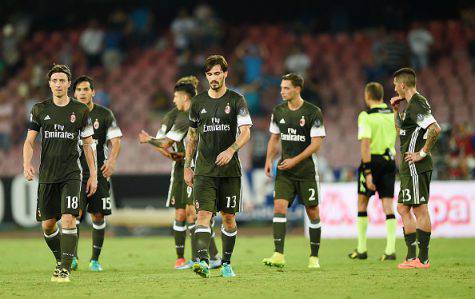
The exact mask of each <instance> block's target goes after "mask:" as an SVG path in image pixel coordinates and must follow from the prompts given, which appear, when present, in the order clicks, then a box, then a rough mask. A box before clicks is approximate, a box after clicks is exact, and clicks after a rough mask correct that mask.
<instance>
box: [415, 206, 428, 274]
mask: <svg viewBox="0 0 475 299" xmlns="http://www.w3.org/2000/svg"><path fill="white" fill-rule="evenodd" d="M413 210H414V214H415V215H416V222H417V230H416V231H417V241H418V243H419V256H418V259H419V261H420V262H421V263H422V264H423V265H427V266H426V267H418V268H428V267H429V242H430V235H431V230H432V228H431V222H430V215H429V209H428V206H427V204H422V205H419V206H416V207H414V208H413Z"/></svg>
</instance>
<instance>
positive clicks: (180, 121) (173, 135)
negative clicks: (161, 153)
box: [166, 117, 189, 142]
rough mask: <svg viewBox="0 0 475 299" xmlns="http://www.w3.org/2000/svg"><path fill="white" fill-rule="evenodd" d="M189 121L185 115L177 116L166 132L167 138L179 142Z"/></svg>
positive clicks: (184, 134)
mask: <svg viewBox="0 0 475 299" xmlns="http://www.w3.org/2000/svg"><path fill="white" fill-rule="evenodd" d="M188 128H189V122H188V120H187V119H186V117H177V119H176V121H175V124H174V125H173V126H172V128H171V129H170V131H168V133H167V134H166V137H167V138H170V139H171V140H173V141H175V142H180V141H182V140H183V138H185V136H186V133H188Z"/></svg>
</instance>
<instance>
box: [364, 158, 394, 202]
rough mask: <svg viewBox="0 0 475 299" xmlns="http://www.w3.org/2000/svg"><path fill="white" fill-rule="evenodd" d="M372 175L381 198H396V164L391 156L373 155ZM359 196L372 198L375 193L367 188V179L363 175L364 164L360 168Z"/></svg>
mask: <svg viewBox="0 0 475 299" xmlns="http://www.w3.org/2000/svg"><path fill="white" fill-rule="evenodd" d="M371 173H372V174H373V184H374V185H375V186H376V191H377V192H378V195H379V198H385V197H390V198H393V197H394V183H395V182H396V162H395V161H394V159H392V157H391V156H389V155H371ZM358 194H362V195H366V196H368V197H371V196H373V195H374V194H375V192H374V191H371V190H369V189H368V188H367V187H366V178H365V176H364V174H363V163H361V164H360V167H359V168H358Z"/></svg>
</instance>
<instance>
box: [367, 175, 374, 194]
mask: <svg viewBox="0 0 475 299" xmlns="http://www.w3.org/2000/svg"><path fill="white" fill-rule="evenodd" d="M366 187H367V188H368V189H369V190H371V191H376V186H375V185H374V183H373V175H372V174H371V173H370V174H367V175H366Z"/></svg>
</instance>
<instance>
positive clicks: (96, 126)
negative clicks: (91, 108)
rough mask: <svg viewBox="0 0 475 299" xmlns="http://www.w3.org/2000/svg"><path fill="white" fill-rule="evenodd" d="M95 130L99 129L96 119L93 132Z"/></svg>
mask: <svg viewBox="0 0 475 299" xmlns="http://www.w3.org/2000/svg"><path fill="white" fill-rule="evenodd" d="M97 129H99V121H98V120H97V118H96V120H95V121H94V130H97Z"/></svg>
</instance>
